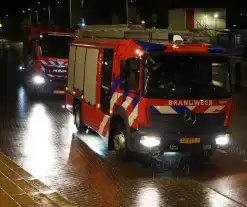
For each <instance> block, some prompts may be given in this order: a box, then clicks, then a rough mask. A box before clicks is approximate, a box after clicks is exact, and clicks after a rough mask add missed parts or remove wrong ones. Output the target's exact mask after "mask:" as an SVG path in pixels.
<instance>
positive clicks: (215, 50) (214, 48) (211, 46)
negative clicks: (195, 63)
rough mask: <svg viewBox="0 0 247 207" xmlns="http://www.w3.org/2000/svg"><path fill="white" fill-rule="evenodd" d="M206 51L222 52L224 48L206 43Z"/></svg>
mask: <svg viewBox="0 0 247 207" xmlns="http://www.w3.org/2000/svg"><path fill="white" fill-rule="evenodd" d="M208 52H210V53H224V52H225V48H223V47H219V46H214V45H208Z"/></svg>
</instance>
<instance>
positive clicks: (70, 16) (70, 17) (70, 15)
mask: <svg viewBox="0 0 247 207" xmlns="http://www.w3.org/2000/svg"><path fill="white" fill-rule="evenodd" d="M69 26H70V28H72V1H71V0H69Z"/></svg>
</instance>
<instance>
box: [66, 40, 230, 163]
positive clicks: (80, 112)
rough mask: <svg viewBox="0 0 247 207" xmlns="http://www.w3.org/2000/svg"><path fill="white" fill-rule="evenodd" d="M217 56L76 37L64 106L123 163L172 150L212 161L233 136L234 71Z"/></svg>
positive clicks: (198, 49) (200, 49) (196, 48)
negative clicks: (139, 154) (105, 139)
mask: <svg viewBox="0 0 247 207" xmlns="http://www.w3.org/2000/svg"><path fill="white" fill-rule="evenodd" d="M216 51H218V52H217V53H216ZM219 52H220V53H221V52H222V50H221V51H220V50H217V48H212V47H211V48H208V47H207V46H206V45H204V44H194V45H183V44H182V45H181V42H180V43H179V42H178V44H157V43H150V42H145V41H140V40H134V39H130V40H107V41H102V40H101V41H100V40H97V41H96V40H95V41H90V40H75V41H73V42H72V44H71V46H70V55H69V69H68V84H67V88H66V108H67V109H68V110H69V111H70V112H71V113H72V114H73V115H74V118H75V125H76V127H77V129H78V130H79V131H81V132H83V131H84V130H86V128H87V127H89V128H91V129H93V130H94V131H96V132H97V133H98V134H99V135H101V136H103V137H106V138H107V139H108V149H109V150H115V151H116V154H117V156H119V158H121V159H122V158H124V159H126V158H129V157H131V155H132V154H133V152H137V153H144V154H157V153H159V154H162V153H164V152H166V151H172V152H189V153H191V154H196V155H202V156H205V157H209V156H210V155H211V154H212V152H213V151H214V150H215V149H217V148H221V147H227V146H228V145H229V144H230V136H231V131H230V128H229V125H230V123H231V112H232V99H231V82H230V81H231V80H230V74H229V73H230V70H229V64H228V56H227V55H225V54H219Z"/></svg>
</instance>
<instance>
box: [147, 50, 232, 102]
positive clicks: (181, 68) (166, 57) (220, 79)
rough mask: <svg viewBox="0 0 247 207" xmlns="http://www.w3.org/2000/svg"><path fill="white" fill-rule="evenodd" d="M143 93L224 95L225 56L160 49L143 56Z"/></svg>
mask: <svg viewBox="0 0 247 207" xmlns="http://www.w3.org/2000/svg"><path fill="white" fill-rule="evenodd" d="M143 69H144V76H143V77H144V81H143V83H144V85H143V87H144V96H145V97H149V98H173V97H179V98H183V97H186V98H188V97H193V98H221V97H222V98H223V97H224V98H227V97H229V96H230V75H229V64H228V58H227V57H226V56H222V55H210V54H205V55H203V54H191V53H185V54H182V53H165V54H164V53H162V54H152V55H151V54H150V55H147V56H146V57H144V64H143Z"/></svg>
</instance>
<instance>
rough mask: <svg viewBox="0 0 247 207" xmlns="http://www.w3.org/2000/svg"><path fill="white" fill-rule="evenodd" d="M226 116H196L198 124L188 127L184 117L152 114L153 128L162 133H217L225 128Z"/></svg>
mask: <svg viewBox="0 0 247 207" xmlns="http://www.w3.org/2000/svg"><path fill="white" fill-rule="evenodd" d="M224 120H225V114H196V122H195V123H194V124H193V125H188V124H186V123H185V122H184V115H178V114H163V115H158V114H152V115H151V123H152V128H154V129H155V130H157V131H159V132H161V133H178V132H180V133H181V134H183V133H192V132H193V133H207V132H217V131H219V130H220V129H221V128H222V127H223V126H224Z"/></svg>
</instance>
